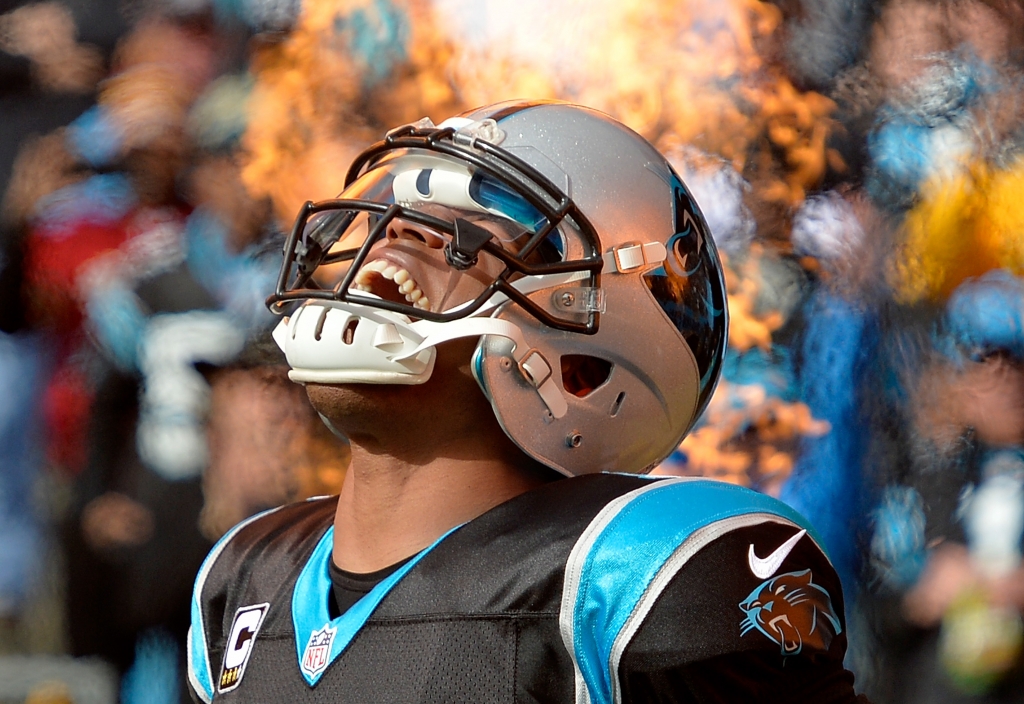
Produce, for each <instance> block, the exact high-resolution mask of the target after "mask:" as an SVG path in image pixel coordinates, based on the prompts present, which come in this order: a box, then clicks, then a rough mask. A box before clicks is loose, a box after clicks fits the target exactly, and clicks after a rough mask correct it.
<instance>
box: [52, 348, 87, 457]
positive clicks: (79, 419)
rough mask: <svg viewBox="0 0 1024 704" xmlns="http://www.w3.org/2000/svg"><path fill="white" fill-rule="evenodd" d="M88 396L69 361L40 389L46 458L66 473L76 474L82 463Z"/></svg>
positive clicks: (80, 378) (76, 371)
mask: <svg viewBox="0 0 1024 704" xmlns="http://www.w3.org/2000/svg"><path fill="white" fill-rule="evenodd" d="M92 397H93V394H92V390H91V389H90V388H89V384H88V383H87V381H86V379H85V377H84V376H83V375H82V373H81V372H80V371H78V370H77V369H75V368H74V367H73V365H70V364H65V365H63V366H62V367H60V368H59V369H57V371H56V373H55V374H54V375H53V378H51V379H50V383H49V384H48V385H47V386H46V390H45V391H44V392H43V419H44V422H45V423H46V428H47V432H48V435H49V438H48V442H47V444H46V454H47V459H48V460H49V462H50V463H51V465H53V466H56V467H58V468H59V469H61V470H63V471H65V472H67V473H68V474H78V473H79V472H81V471H82V469H83V468H84V467H85V461H86V447H87V445H86V434H87V432H88V428H89V408H90V407H91V405H92Z"/></svg>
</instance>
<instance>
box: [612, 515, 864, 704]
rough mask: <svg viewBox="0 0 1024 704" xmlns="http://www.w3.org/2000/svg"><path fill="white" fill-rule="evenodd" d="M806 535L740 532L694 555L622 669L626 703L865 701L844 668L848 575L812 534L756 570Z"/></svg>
mask: <svg viewBox="0 0 1024 704" xmlns="http://www.w3.org/2000/svg"><path fill="white" fill-rule="evenodd" d="M796 532H797V529H796V528H793V527H791V526H785V525H779V524H767V523H766V524H761V525H758V526H754V527H747V528H741V529H738V530H734V531H732V532H730V533H728V534H726V535H724V536H723V537H720V538H718V539H717V540H715V541H714V542H712V543H710V544H709V545H708V546H707V547H705V548H703V549H702V550H701V551H700V552H698V553H697V554H696V555H694V556H693V557H692V558H691V559H690V560H689V561H688V562H687V563H686V565H685V566H684V567H683V568H682V569H681V570H680V571H679V573H678V574H676V575H675V577H674V578H673V579H672V581H671V582H670V583H669V585H668V586H667V588H666V589H665V591H664V592H663V593H662V595H661V596H660V597H659V598H658V600H657V601H656V602H655V604H654V607H653V608H652V609H651V612H650V613H649V614H648V616H647V617H646V618H645V620H644V623H643V625H641V627H640V628H639V630H638V631H637V633H636V635H635V636H634V638H633V639H632V641H631V642H630V643H629V645H628V646H627V647H626V649H625V651H624V653H623V656H622V660H621V662H620V667H619V677H620V682H621V685H622V692H623V701H624V702H666V703H667V702H688V703H689V702H694V703H696V702H700V703H705V702H723V703H724V702H730V703H732V702H759V703H760V702H764V703H769V702H771V703H776V702H777V703H779V704H781V703H783V702H786V703H790V702H791V703H793V704H797V703H799V704H816V703H819V702H820V703H822V704H826V703H827V704H832V703H835V704H839V703H853V702H864V701H865V700H864V699H862V698H861V699H858V698H857V696H856V695H855V693H854V689H853V675H852V674H851V673H850V672H849V671H847V670H846V669H845V668H844V667H843V657H844V655H845V653H846V633H845V628H846V625H845V618H844V615H843V600H842V592H841V588H840V584H839V579H838V577H837V576H836V573H835V570H833V569H832V566H831V565H830V564H829V562H828V560H827V558H826V557H825V556H824V554H823V553H822V552H821V551H820V550H819V548H818V547H817V546H816V545H815V543H814V542H813V541H812V540H811V539H810V538H809V537H807V536H804V537H803V538H802V539H800V540H799V542H797V543H796V545H795V546H794V547H793V548H792V550H791V551H790V552H789V553H788V555H787V556H786V558H785V560H783V561H782V563H781V565H780V566H779V567H778V569H777V570H775V571H774V572H772V573H770V574H764V573H762V576H756V575H755V574H754V572H753V569H752V568H751V564H750V562H751V561H750V556H749V555H750V551H751V547H750V546H751V545H753V546H754V547H753V554H754V555H755V556H757V557H760V558H768V557H769V556H771V555H772V554H773V553H775V551H776V550H777V549H779V548H780V546H782V545H783V543H785V542H786V541H787V540H788V539H789V538H791V537H793V536H794V534H795V533H796Z"/></svg>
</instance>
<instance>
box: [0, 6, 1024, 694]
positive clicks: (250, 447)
mask: <svg viewBox="0 0 1024 704" xmlns="http://www.w3.org/2000/svg"><path fill="white" fill-rule="evenodd" d="M511 5H512V4H511V3H507V2H502V0H303V2H299V0H130V1H124V0H119V1H118V2H113V1H112V0H36V1H33V2H25V1H22V0H14V1H13V2H12V1H11V0H7V1H6V2H3V1H2V0H0V125H2V130H0V193H2V198H3V200H2V205H0V265H2V270H0V301H2V305H0V330H2V332H0V702H7V701H18V702H21V701H32V702H36V703H38V702H44V701H54V702H57V701H60V702H67V701H72V702H87V701H97V702H99V701H113V700H114V699H118V700H119V701H123V702H136V701H143V700H145V701H147V702H150V701H151V702H161V703H162V702H175V701H178V700H179V699H181V700H183V701H184V697H185V696H186V695H185V690H184V687H183V686H182V683H181V682H182V681H181V679H180V678H181V672H182V663H183V661H184V657H185V654H184V650H183V648H182V645H181V644H182V642H183V638H184V633H185V629H186V628H187V625H188V619H189V595H190V590H191V584H192V580H193V578H194V575H195V573H196V571H197V569H198V567H199V565H200V563H201V561H202V559H203V557H204V556H205V554H206V553H207V551H208V550H209V549H210V547H211V546H212V544H213V541H215V540H216V539H217V538H218V537H219V536H221V535H223V534H224V533H225V532H226V531H227V530H228V529H229V528H230V527H231V526H232V525H234V524H235V523H237V522H238V521H240V520H242V519H243V518H245V517H247V516H249V515H252V514H253V513H255V512H257V511H259V510H262V509H264V508H268V507H271V506H275V505H278V504H281V503H284V502H287V501H292V500H297V499H301V498H303V497H308V496H312V495H317V494H323V493H330V492H334V491H337V489H338V488H339V486H340V483H341V480H342V478H343V476H344V472H345V467H346V463H347V448H346V445H345V443H344V441H343V440H341V439H339V438H336V437H334V436H333V435H331V434H330V432H329V431H328V430H327V429H326V428H325V427H324V426H323V424H322V423H321V422H320V421H319V419H318V418H317V417H316V415H315V413H314V412H313V411H312V410H311V409H310V407H309V406H308V404H307V402H306V401H305V396H304V393H303V391H302V389H301V388H300V387H298V386H296V385H294V384H292V383H291V382H289V380H288V378H287V369H286V367H285V366H284V365H283V359H282V358H281V355H280V354H279V353H278V352H277V351H276V347H275V346H274V345H273V343H272V341H271V340H270V337H269V331H270V329H271V328H272V326H273V325H274V324H275V319H274V317H273V316H272V315H270V314H269V313H268V312H267V311H266V309H265V308H264V305H263V300H264V298H265V296H266V295H267V294H268V293H270V292H271V290H272V288H273V286H274V283H275V281H276V276H277V268H278V260H279V256H280V248H281V244H282V242H283V234H282V233H283V232H284V231H286V230H287V228H288V227H290V222H291V218H292V217H293V215H294V213H295V211H296V210H297V209H298V206H299V205H301V203H302V202H304V201H305V200H307V199H313V200H316V199H320V198H329V197H332V196H333V195H335V194H336V193H337V192H338V191H339V190H340V189H341V187H342V185H343V181H344V176H345V172H346V168H347V164H348V162H349V160H350V159H351V157H352V156H353V155H354V154H355V153H357V152H358V150H360V149H361V148H363V147H364V146H366V145H368V144H369V143H370V142H372V141H374V140H376V139H378V138H380V137H381V136H382V135H383V133H384V131H385V130H386V129H388V128H390V127H392V126H394V125H396V124H400V123H403V122H410V121H414V120H416V119H419V118H420V117H423V116H430V117H432V118H433V119H434V120H435V121H439V120H440V119H443V118H444V117H447V116H449V115H452V114H455V113H457V112H458V111H460V110H463V109H466V108H469V107H472V106H474V105H478V104H483V103H487V102H493V101H497V100H503V99H509V98H516V97H528V98H533V99H540V98H559V99H568V100H572V101H575V102H580V103H583V104H586V105H590V106H593V107H596V108H598V109H601V110H604V111H606V112H608V113H610V114H612V115H614V116H616V117H618V118H619V119H621V120H623V121H625V122H626V123H627V124H629V125H630V126H632V127H633V128H634V129H636V130H637V131H639V132H641V133H642V134H643V135H644V136H645V137H647V138H648V139H650V140H651V141H652V142H653V143H655V145H656V146H657V147H658V148H659V149H661V150H662V151H663V152H664V153H665V154H666V155H667V156H668V157H669V159H670V160H671V161H672V162H673V164H674V165H675V166H676V168H677V170H678V171H679V172H680V174H681V175H682V176H683V179H684V181H685V182H686V183H687V184H688V186H689V187H690V189H691V190H692V191H693V192H694V195H695V196H696V199H697V201H698V202H699V204H700V205H701V208H702V209H703V211H704V214H705V215H706V217H707V219H708V221H709V223H710V225H711V228H712V232H713V233H714V235H715V237H716V240H717V242H718V245H719V248H720V250H721V252H722V254H723V260H724V262H725V276H726V284H727V287H728V291H729V295H730V300H729V307H730V310H729V313H730V330H729V337H730V351H729V354H728V357H727V359H726V363H725V367H724V378H723V379H722V381H721V382H720V384H719V386H718V389H717V391H716V394H715V396H714V398H713V399H712V402H711V405H710V407H709V410H708V412H707V413H706V415H705V417H704V419H703V420H702V421H701V422H700V423H699V424H698V426H697V428H696V429H695V430H694V431H693V432H692V433H691V435H690V436H689V437H688V438H687V439H686V440H685V441H684V442H683V444H682V445H681V446H680V447H679V449H678V451H677V452H676V453H674V454H673V455H672V456H671V457H669V458H668V459H667V460H666V461H665V462H664V463H663V464H662V465H661V466H660V467H658V468H657V469H656V470H655V472H657V473H663V474H684V475H700V476H708V477H714V478H717V479H721V480H723V481H730V482H734V483H739V484H744V485H747V486H751V487H753V488H755V489H757V490H759V491H764V492H768V493H771V494H773V495H776V496H779V497H781V498H782V499H783V500H785V501H787V502H788V503H790V504H791V505H793V506H794V507H796V508H797V509H799V510H800V511H802V512H803V513H805V514H806V515H807V516H808V517H809V518H810V519H811V520H812V522H814V523H815V525H816V527H817V528H818V532H819V533H820V534H821V535H822V536H823V538H824V540H825V542H826V547H827V549H828V551H829V553H830V556H831V559H832V561H833V563H834V564H835V565H836V567H837V570H838V571H839V572H840V574H841V576H842V578H843V580H844V582H845V587H846V590H847V593H848V595H849V596H848V603H847V609H848V611H849V614H848V620H849V623H850V631H851V632H850V634H849V637H850V643H851V652H850V656H849V663H848V665H849V667H850V668H851V669H852V670H853V671H854V672H855V673H856V674H857V677H858V687H859V689H860V690H862V691H864V692H866V693H867V694H868V695H869V696H870V697H871V699H872V700H873V701H875V702H878V703H880V704H916V703H917V702H921V703H925V702H929V703H930V702H940V703H945V702H949V703H960V702H1024V621H1022V616H1021V614H1022V611H1024V567H1022V565H1021V549H1022V533H1024V278H1022V275H1024V48H1022V47H1024V41H1022V39H1024V3H1021V2H1020V0H775V2H762V1H761V0H589V1H587V2H584V1H583V0H559V1H558V2H554V3H552V2H546V3H540V2H522V3H515V4H514V7H512V6H511ZM33 667H35V668H36V669H35V670H33V669H32V668H33ZM89 667H93V669H92V670H88V668H89ZM5 668H7V669H5ZM75 668H78V669H75ZM82 668H86V669H82ZM15 672H17V673H20V674H19V675H18V676H14V675H13V674H8V673H15ZM32 672H37V673H38V676H37V675H33V674H31V673H32ZM90 672H91V673H92V674H89V673H90ZM61 673H64V674H61ZM90 677H91V678H93V679H90ZM97 678H98V679H97ZM104 678H105V679H104ZM98 681H103V682H106V683H107V684H106V685H102V686H101V685H97V684H95V682H98ZM5 682H6V683H7V684H5ZM12 682H16V684H11V683H12ZM88 682H93V683H94V684H92V685H88V684H86V683H88ZM104 686H106V688H107V689H104V688H103V687H104Z"/></svg>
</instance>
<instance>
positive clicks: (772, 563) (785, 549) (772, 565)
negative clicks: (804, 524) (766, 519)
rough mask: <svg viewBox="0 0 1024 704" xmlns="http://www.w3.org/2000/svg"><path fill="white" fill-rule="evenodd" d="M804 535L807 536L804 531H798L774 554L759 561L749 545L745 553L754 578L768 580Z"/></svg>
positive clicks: (752, 547) (752, 545) (752, 546)
mask: <svg viewBox="0 0 1024 704" xmlns="http://www.w3.org/2000/svg"><path fill="white" fill-rule="evenodd" d="M805 535H807V531H806V530H802V531H800V532H799V533H797V534H796V535H794V536H793V537H792V538H790V539H789V540H787V541H786V542H784V543H783V544H782V545H780V546H779V547H777V548H776V549H775V552H773V553H772V554H771V555H769V556H768V557H766V558H764V559H761V558H760V557H758V556H757V555H755V554H754V544H753V543H751V544H750V550H748V551H747V561H748V562H749V563H750V571H751V572H753V573H754V576H755V577H757V578H758V579H768V578H769V577H771V576H772V575H773V574H775V573H776V572H777V571H778V570H779V568H780V567H782V562H783V560H785V559H786V558H787V557H789V553H790V551H791V550H792V549H793V547H794V546H795V545H796V544H797V543H798V542H800V538H802V537H804V536H805Z"/></svg>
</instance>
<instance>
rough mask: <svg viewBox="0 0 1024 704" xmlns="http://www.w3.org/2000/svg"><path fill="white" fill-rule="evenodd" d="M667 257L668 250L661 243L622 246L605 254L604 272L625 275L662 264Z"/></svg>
mask: <svg viewBox="0 0 1024 704" xmlns="http://www.w3.org/2000/svg"><path fill="white" fill-rule="evenodd" d="M667 257H668V250H667V249H666V248H665V245H664V244H663V243H661V242H644V243H643V244H641V243H639V242H633V243H630V244H622V245H619V246H618V247H614V248H612V249H610V250H608V251H607V252H605V253H604V269H603V271H604V272H606V273H615V272H618V273H620V274H625V273H627V272H630V271H636V270H637V269H640V268H642V267H646V266H650V265H652V264H661V263H662V262H663V261H665V259H666V258H667Z"/></svg>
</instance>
